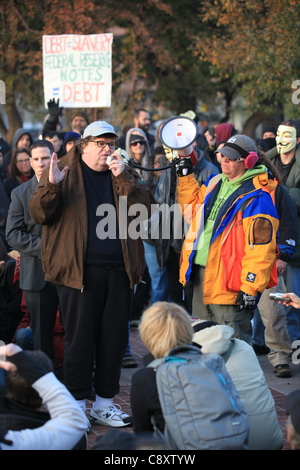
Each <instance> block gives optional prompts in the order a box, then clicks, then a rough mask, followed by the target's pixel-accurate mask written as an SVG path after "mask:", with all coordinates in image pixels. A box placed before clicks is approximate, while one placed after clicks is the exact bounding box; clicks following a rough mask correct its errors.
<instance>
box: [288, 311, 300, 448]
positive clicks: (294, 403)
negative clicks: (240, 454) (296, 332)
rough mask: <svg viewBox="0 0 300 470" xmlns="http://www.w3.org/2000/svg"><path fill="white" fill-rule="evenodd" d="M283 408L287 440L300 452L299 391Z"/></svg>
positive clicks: (290, 396)
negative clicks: (286, 416) (285, 415)
mask: <svg viewBox="0 0 300 470" xmlns="http://www.w3.org/2000/svg"><path fill="white" fill-rule="evenodd" d="M296 308H299V307H296ZM284 407H285V411H286V412H287V415H288V418H287V424H286V431H287V440H288V441H289V443H290V446H291V449H292V450H300V390H294V391H293V392H291V393H290V394H289V395H288V396H287V398H286V399H285V403H284Z"/></svg>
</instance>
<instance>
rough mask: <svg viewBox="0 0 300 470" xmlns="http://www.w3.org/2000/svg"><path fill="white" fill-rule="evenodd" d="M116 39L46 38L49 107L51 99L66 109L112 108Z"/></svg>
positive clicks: (101, 36) (96, 36)
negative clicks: (113, 55) (112, 64)
mask: <svg viewBox="0 0 300 470" xmlns="http://www.w3.org/2000/svg"><path fill="white" fill-rule="evenodd" d="M112 42H113V35H112V34H111V33H107V34H90V35H80V34H63V35H60V36H43V73H44V97H45V107H46V108H47V102H48V101H49V100H50V99H53V98H55V99H58V98H59V100H60V106H63V107H65V108H78V107H87V108H109V107H110V106H111V85H112V66H111V59H112Z"/></svg>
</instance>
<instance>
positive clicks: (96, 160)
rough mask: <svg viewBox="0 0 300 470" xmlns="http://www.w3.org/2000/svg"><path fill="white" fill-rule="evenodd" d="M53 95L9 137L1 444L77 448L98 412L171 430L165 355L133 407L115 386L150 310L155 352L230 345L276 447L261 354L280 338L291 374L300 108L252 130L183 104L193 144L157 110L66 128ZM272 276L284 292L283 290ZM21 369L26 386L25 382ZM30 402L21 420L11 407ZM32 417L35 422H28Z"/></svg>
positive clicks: (112, 421) (253, 431) (80, 121)
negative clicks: (36, 121) (175, 137)
mask: <svg viewBox="0 0 300 470" xmlns="http://www.w3.org/2000/svg"><path fill="white" fill-rule="evenodd" d="M48 109H49V114H48V115H47V116H46V118H45V121H44V127H43V129H42V132H41V135H40V137H39V138H38V139H37V140H35V141H34V140H33V138H32V136H31V134H30V132H29V131H27V130H26V129H23V128H22V129H18V130H17V131H16V133H15V135H14V137H13V139H12V142H11V145H10V146H9V145H8V144H7V143H5V145H4V144H3V143H2V141H3V139H2V140H1V148H0V152H1V150H2V149H3V151H2V152H1V153H0V157H1V158H0V163H1V180H0V201H1V202H0V215H1V219H0V235H1V237H0V256H1V259H0V340H1V341H2V342H3V344H4V345H5V346H2V349H1V348H0V354H1V351H2V354H3V355H4V356H5V357H6V360H4V361H3V360H2V361H1V360H0V398H1V399H0V448H4V449H6V448H7V449H19V448H20V449H21V448H35V445H36V449H41V448H49V449H51V448H65V449H79V448H82V446H83V447H84V445H85V444H84V443H86V434H85V433H86V432H88V431H89V429H90V426H91V423H97V424H101V425H103V426H108V427H112V428H122V427H124V426H130V425H133V431H134V433H135V435H136V436H139V435H140V434H141V433H150V435H151V436H152V435H153V436H156V431H157V429H158V430H159V431H160V433H162V435H163V432H164V428H165V426H166V424H165V423H166V416H164V414H163V411H162V406H161V402H160V397H159V394H158V389H157V387H156V382H155V377H156V369H155V368H149V367H145V369H140V370H138V371H137V372H136V373H135V374H134V375H133V378H132V388H131V408H132V416H130V415H128V414H127V413H125V412H124V411H123V410H122V409H121V407H120V406H119V405H118V404H116V403H115V401H114V399H115V397H116V396H117V395H118V393H119V391H120V375H121V368H122V367H137V361H136V360H135V358H134V357H133V355H132V353H131V347H130V329H131V328H134V327H137V326H138V327H139V331H140V334H141V338H142V340H143V341H144V343H145V345H146V347H147V348H148V350H149V353H150V359H149V358H145V365H147V364H148V363H149V362H151V360H153V359H157V360H158V359H159V360H160V361H161V360H162V359H163V358H165V357H167V356H168V354H169V351H170V350H171V349H172V348H175V347H177V346H181V345H191V344H193V347H194V348H196V350H197V349H198V350H199V351H200V353H203V355H206V354H208V355H210V354H212V355H214V354H215V355H217V356H222V357H223V359H224V360H225V362H226V369H227V372H228V374H229V379H228V380H230V382H231V381H232V387H233V388H234V389H235V388H236V393H237V394H238V395H239V396H240V399H241V404H242V405H241V406H242V407H243V410H244V411H243V413H245V414H247V417H248V420H249V429H248V439H247V446H248V448H249V449H250V450H252V449H253V450H254V449H268V450H274V449H281V448H282V446H283V435H282V432H281V430H280V428H279V426H278V422H277V416H276V411H275V405H274V400H273V398H272V396H271V394H270V391H269V389H268V387H267V385H266V382H265V379H264V376H263V372H262V370H261V368H260V365H259V362H258V360H257V357H256V355H257V354H260V353H264V354H268V359H269V361H270V363H271V364H272V366H273V368H274V373H275V374H276V377H278V378H279V379H280V378H286V377H290V376H291V375H292V369H291V367H290V365H289V363H290V361H291V356H292V353H293V350H295V349H296V347H295V346H294V345H295V344H296V343H297V341H298V340H300V315H299V312H297V309H298V308H299V307H300V300H299V298H298V297H297V295H296V294H297V293H298V294H300V267H299V266H300V264H299V263H300V259H299V258H300V231H299V230H300V228H299V216H298V213H299V207H300V168H299V165H300V154H299V152H300V151H299V147H298V144H299V143H300V124H299V123H298V121H294V120H286V121H284V122H282V123H281V124H280V125H279V126H278V128H277V129H276V128H273V127H271V126H267V127H266V128H265V129H264V131H263V133H262V135H261V138H258V139H252V138H250V137H248V136H246V135H241V134H239V133H238V131H237V130H236V129H235V127H234V126H233V125H232V124H230V123H220V124H217V125H216V126H214V127H213V128H203V127H202V126H201V124H200V122H199V117H198V116H197V114H196V113H194V112H193V111H188V112H186V113H182V116H184V117H186V118H188V119H190V120H192V121H193V122H194V123H195V125H196V128H197V132H196V134H195V136H194V139H193V142H192V143H189V145H188V146H187V147H186V148H182V147H180V146H178V148H168V147H167V146H166V145H165V142H164V141H163V140H162V139H161V135H160V131H157V132H156V134H155V135H154V134H153V133H151V131H150V125H151V115H150V113H149V112H148V111H147V110H146V109H144V108H140V109H137V110H136V112H135V114H134V116H133V127H130V128H128V129H127V130H126V132H124V133H123V134H122V135H121V136H120V135H118V134H117V132H116V131H115V129H114V127H113V126H112V125H111V124H110V123H107V122H105V121H94V122H90V120H89V117H88V115H87V114H86V113H85V112H82V111H78V112H75V113H74V114H73V116H72V117H71V122H70V127H69V129H68V130H66V131H64V130H63V128H62V120H61V115H62V112H63V109H62V108H61V107H59V102H56V101H55V100H51V101H50V102H49V103H48ZM163 124H164V123H162V125H163ZM158 127H159V129H161V126H158ZM4 149H5V151H4ZM157 170H159V171H157ZM141 207H142V209H141ZM137 208H138V209H137ZM162 208H164V210H166V208H167V210H166V212H163V210H162ZM276 292H284V293H288V294H286V296H290V298H289V300H288V301H282V302H275V301H273V300H270V297H269V293H276ZM148 322H149V325H148ZM184 331H185V333H184V334H183V332H184ZM228 350H230V358H228V357H227V356H226V354H227V353H228ZM26 351H27V352H26ZM37 351H39V352H41V355H39V354H37V355H35V353H36V352H37ZM194 353H195V351H194ZM228 354H229V353H228ZM225 356H226V358H225ZM45 358H47V361H48V362H45ZM0 359H1V357H0ZM30 368H31V369H32V371H33V372H32V373H30ZM4 371H5V372H4ZM227 372H226V373H227ZM12 373H14V374H17V375H18V376H20V377H19V378H18V380H24V381H25V382H24V383H26V384H27V385H26V386H28V392H26V393H25V392H24V396H22V394H18V392H15V387H17V385H15V383H16V382H17V380H12V378H11V377H12ZM44 377H45V378H44ZM40 384H41V385H40ZM24 387H25V385H24ZM47 388H48V389H49V390H48V392H47ZM51 390H53V394H51V393H50V391H51ZM62 390H63V392H62ZM36 392H37V393H36ZM60 394H61V396H62V402H61V403H59V400H58V397H59V396H60ZM36 395H37V396H36ZM90 396H93V405H92V408H91V411H90V414H89V416H88V417H87V415H86V400H87V399H88V398H89V397H90ZM33 397H34V398H33ZM23 399H24V401H22V400H23ZM11 403H13V404H14V406H13V407H11ZM20 405H22V406H24V407H25V411H24V409H23V412H22V413H23V414H22V419H21V417H20V419H19V420H18V423H17V425H15V424H14V423H13V420H12V419H9V418H7V416H8V415H9V413H10V411H9V410H11V409H13V410H14V413H21V412H20V409H21V408H22V406H21V407H20ZM44 405H46V406H47V409H46V410H45V409H43V410H42V408H41V407H42V406H44ZM63 406H64V410H65V413H63V414H62V415H60V413H61V408H62V407H63ZM299 408H300V405H299V394H296V395H295V396H294V395H293V397H289V400H288V402H287V413H288V414H289V415H290V418H289V422H288V426H289V436H293V437H292V438H291V439H290V441H291V442H292V440H293V444H291V446H292V447H293V448H296V447H297V433H298V431H300V430H299V426H300V424H299ZM297 410H298V411H297ZM71 415H72V416H73V417H71ZM1 416H2V417H1ZM27 419H28V421H30V424H28V427H32V429H34V430H32V431H28V432H27V433H26V434H24V436H23V435H19V434H18V431H20V430H21V429H23V426H24V429H25V428H26V425H25V424H24V423H26V420H27ZM153 420H155V421H156V423H157V425H156V426H153V422H154V421H153ZM49 423H53V426H57V429H59V430H60V431H62V434H63V435H64V436H65V438H64V439H62V440H61V442H59V441H57V440H55V439H53V436H52V434H51V426H49ZM14 426H15V427H14ZM3 427H5V429H3ZM72 433H74V435H73V437H72V438H71V437H70V436H71V434H72ZM156 437H157V436H156ZM299 439H300V437H299ZM35 440H36V441H35ZM50 441H51V442H50ZM35 442H36V444H35ZM116 445H117V444H116ZM115 448H116V449H117V448H118V447H115Z"/></svg>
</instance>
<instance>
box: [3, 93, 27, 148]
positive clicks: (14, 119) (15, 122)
mask: <svg viewBox="0 0 300 470" xmlns="http://www.w3.org/2000/svg"><path fill="white" fill-rule="evenodd" d="M5 111H6V114H7V119H8V126H9V127H8V130H7V132H6V134H3V136H4V138H5V140H6V142H8V143H9V145H11V141H12V138H13V136H14V133H15V132H16V130H17V129H19V128H20V127H22V126H23V121H22V119H21V116H20V113H19V111H18V109H17V107H16V104H15V102H13V103H7V104H6V105H5Z"/></svg>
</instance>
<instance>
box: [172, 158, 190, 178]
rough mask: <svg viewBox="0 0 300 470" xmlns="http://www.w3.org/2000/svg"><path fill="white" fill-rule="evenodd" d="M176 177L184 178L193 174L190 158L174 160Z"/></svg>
mask: <svg viewBox="0 0 300 470" xmlns="http://www.w3.org/2000/svg"><path fill="white" fill-rule="evenodd" d="M174 163H175V168H176V174H177V176H180V177H181V176H186V175H190V174H191V173H193V171H194V170H193V164H192V160H191V158H190V157H183V158H177V159H176V160H174Z"/></svg>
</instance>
